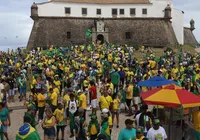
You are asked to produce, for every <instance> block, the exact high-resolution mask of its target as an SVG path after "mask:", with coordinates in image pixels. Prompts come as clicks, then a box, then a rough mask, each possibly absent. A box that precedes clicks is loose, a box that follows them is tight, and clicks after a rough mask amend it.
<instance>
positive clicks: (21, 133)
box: [16, 116, 41, 140]
mask: <svg viewBox="0 0 200 140" xmlns="http://www.w3.org/2000/svg"><path fill="white" fill-rule="evenodd" d="M30 123H31V119H30V118H29V117H28V116H24V124H23V126H21V127H20V128H19V130H18V132H17V134H16V140H41V139H40V136H39V134H38V132H37V131H36V130H35V128H33V127H32V126H31V125H30Z"/></svg>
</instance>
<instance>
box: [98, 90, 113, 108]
mask: <svg viewBox="0 0 200 140" xmlns="http://www.w3.org/2000/svg"><path fill="white" fill-rule="evenodd" d="M112 103H113V100H112V97H111V96H109V95H108V91H106V90H104V91H103V95H102V96H100V98H99V107H100V110H102V109H104V108H106V109H110V107H112Z"/></svg>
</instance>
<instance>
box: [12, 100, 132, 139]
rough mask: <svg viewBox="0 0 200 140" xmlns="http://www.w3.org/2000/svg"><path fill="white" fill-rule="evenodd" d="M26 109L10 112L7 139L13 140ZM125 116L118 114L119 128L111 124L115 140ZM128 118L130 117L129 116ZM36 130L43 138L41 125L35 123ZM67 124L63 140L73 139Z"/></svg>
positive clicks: (122, 125)
mask: <svg viewBox="0 0 200 140" xmlns="http://www.w3.org/2000/svg"><path fill="white" fill-rule="evenodd" d="M8 106H9V107H11V108H13V107H14V108H15V107H16V106H23V102H19V101H18V100H17V99H16V101H15V103H8ZM25 111H26V109H19V110H13V111H12V112H11V113H10V116H11V127H9V128H8V135H9V139H10V140H14V139H15V136H16V133H17V130H18V129H19V127H20V126H21V125H22V124H23V115H24V112H25ZM99 113H100V111H98V114H99ZM89 114H91V111H87V122H89V120H90V118H89V116H88V115H89ZM98 116H99V117H98V119H100V114H99V115H98ZM126 118H127V117H126V116H125V114H124V113H122V114H120V125H119V128H116V122H115V123H114V126H113V131H112V139H113V140H117V137H118V134H119V131H120V130H121V129H122V128H124V127H125V125H124V121H125V120H126ZM129 118H130V117H129ZM131 118H133V117H131ZM36 129H37V131H38V132H39V134H40V136H41V139H43V130H42V128H41V125H40V124H39V125H37V127H36ZM69 132H70V131H69V126H67V127H66V129H65V140H73V138H72V139H70V138H69V135H70V133H69Z"/></svg>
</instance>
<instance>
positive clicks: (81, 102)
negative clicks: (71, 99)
mask: <svg viewBox="0 0 200 140" xmlns="http://www.w3.org/2000/svg"><path fill="white" fill-rule="evenodd" d="M78 94H79V107H81V108H82V109H83V110H84V114H83V117H84V119H85V120H86V109H87V98H86V95H85V94H84V93H83V92H82V91H81V90H78Z"/></svg>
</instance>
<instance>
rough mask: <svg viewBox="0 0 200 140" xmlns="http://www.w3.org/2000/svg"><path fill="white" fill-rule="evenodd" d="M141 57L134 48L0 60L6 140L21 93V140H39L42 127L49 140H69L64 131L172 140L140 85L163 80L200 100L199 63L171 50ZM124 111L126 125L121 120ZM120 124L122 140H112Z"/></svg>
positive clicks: (81, 136)
mask: <svg viewBox="0 0 200 140" xmlns="http://www.w3.org/2000/svg"><path fill="white" fill-rule="evenodd" d="M137 52H138V53H141V55H142V56H143V58H142V59H137V58H136V57H134V56H135V50H134V49H133V48H132V47H128V46H127V45H121V46H117V45H112V44H103V45H99V44H98V45H97V44H89V45H80V46H76V45H74V46H73V45H71V46H68V47H59V48H58V47H55V46H50V48H49V49H48V50H42V49H41V48H36V49H34V50H31V51H29V52H26V53H25V52H23V51H21V50H20V49H19V50H18V51H16V52H13V51H8V52H7V53H1V55H0V73H1V78H0V93H1V98H0V102H1V103H0V118H1V124H2V125H1V127H2V128H1V131H2V134H4V136H5V137H6V139H7V140H8V139H9V137H8V134H7V128H8V126H10V125H11V119H10V116H9V109H8V106H7V102H15V98H14V96H15V95H16V93H18V92H19V101H20V102H25V103H24V105H25V106H26V107H27V111H26V112H25V113H24V124H23V126H21V127H20V128H19V131H18V133H17V135H16V140H31V139H35V140H40V139H41V136H39V134H38V132H37V130H36V126H37V125H41V126H42V128H43V130H44V140H54V139H56V140H59V139H61V140H64V138H65V135H68V134H66V133H65V128H66V127H69V128H70V138H74V137H75V138H76V140H86V139H90V140H96V139H99V140H101V139H103V140H111V139H113V140H114V139H118V140H148V139H150V140H165V139H167V135H166V132H165V129H164V128H163V127H162V126H161V124H163V123H164V121H165V120H163V119H162V117H161V118H156V117H154V114H155V113H153V112H151V111H150V112H149V111H147V109H148V106H147V105H145V103H144V102H143V101H142V100H141V98H140V92H144V91H147V90H149V89H148V88H147V87H139V86H138V85H137V83H138V82H139V81H141V80H147V79H149V78H151V77H153V76H156V75H159V76H162V77H164V78H166V79H170V80H174V81H176V82H177V83H178V84H179V86H182V87H184V88H185V89H187V90H189V91H191V92H192V93H194V94H196V95H199V86H200V85H199V82H200V81H199V80H200V73H199V72H200V68H199V56H198V54H195V55H191V54H190V53H189V52H184V53H181V52H178V53H175V52H174V51H173V50H172V49H170V48H167V49H166V50H165V51H164V52H163V55H162V56H161V57H159V58H158V57H156V56H155V54H154V53H153V52H152V51H151V50H149V49H147V48H145V47H144V46H142V47H141V48H140V52H139V51H137ZM100 94H101V95H100ZM99 95H100V96H99ZM88 110H89V111H88ZM99 110H100V114H99ZM123 111H124V112H126V113H127V114H126V116H127V117H129V118H128V119H124V118H120V113H123ZM87 112H91V113H90V114H89V115H87ZM197 115H199V114H198V113H197ZM130 118H132V119H130ZM133 118H134V119H135V120H133ZM115 119H116V121H115ZM88 120H89V121H88ZM120 121H125V125H126V127H125V128H124V129H122V130H121V131H120V133H119V136H118V138H112V137H111V133H114V132H113V131H112V129H113V128H114V127H116V129H118V128H119V125H120V123H119V122H120ZM197 123H198V122H197ZM196 129H197V130H199V127H198V126H197V128H196ZM199 131H200V130H199Z"/></svg>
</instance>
